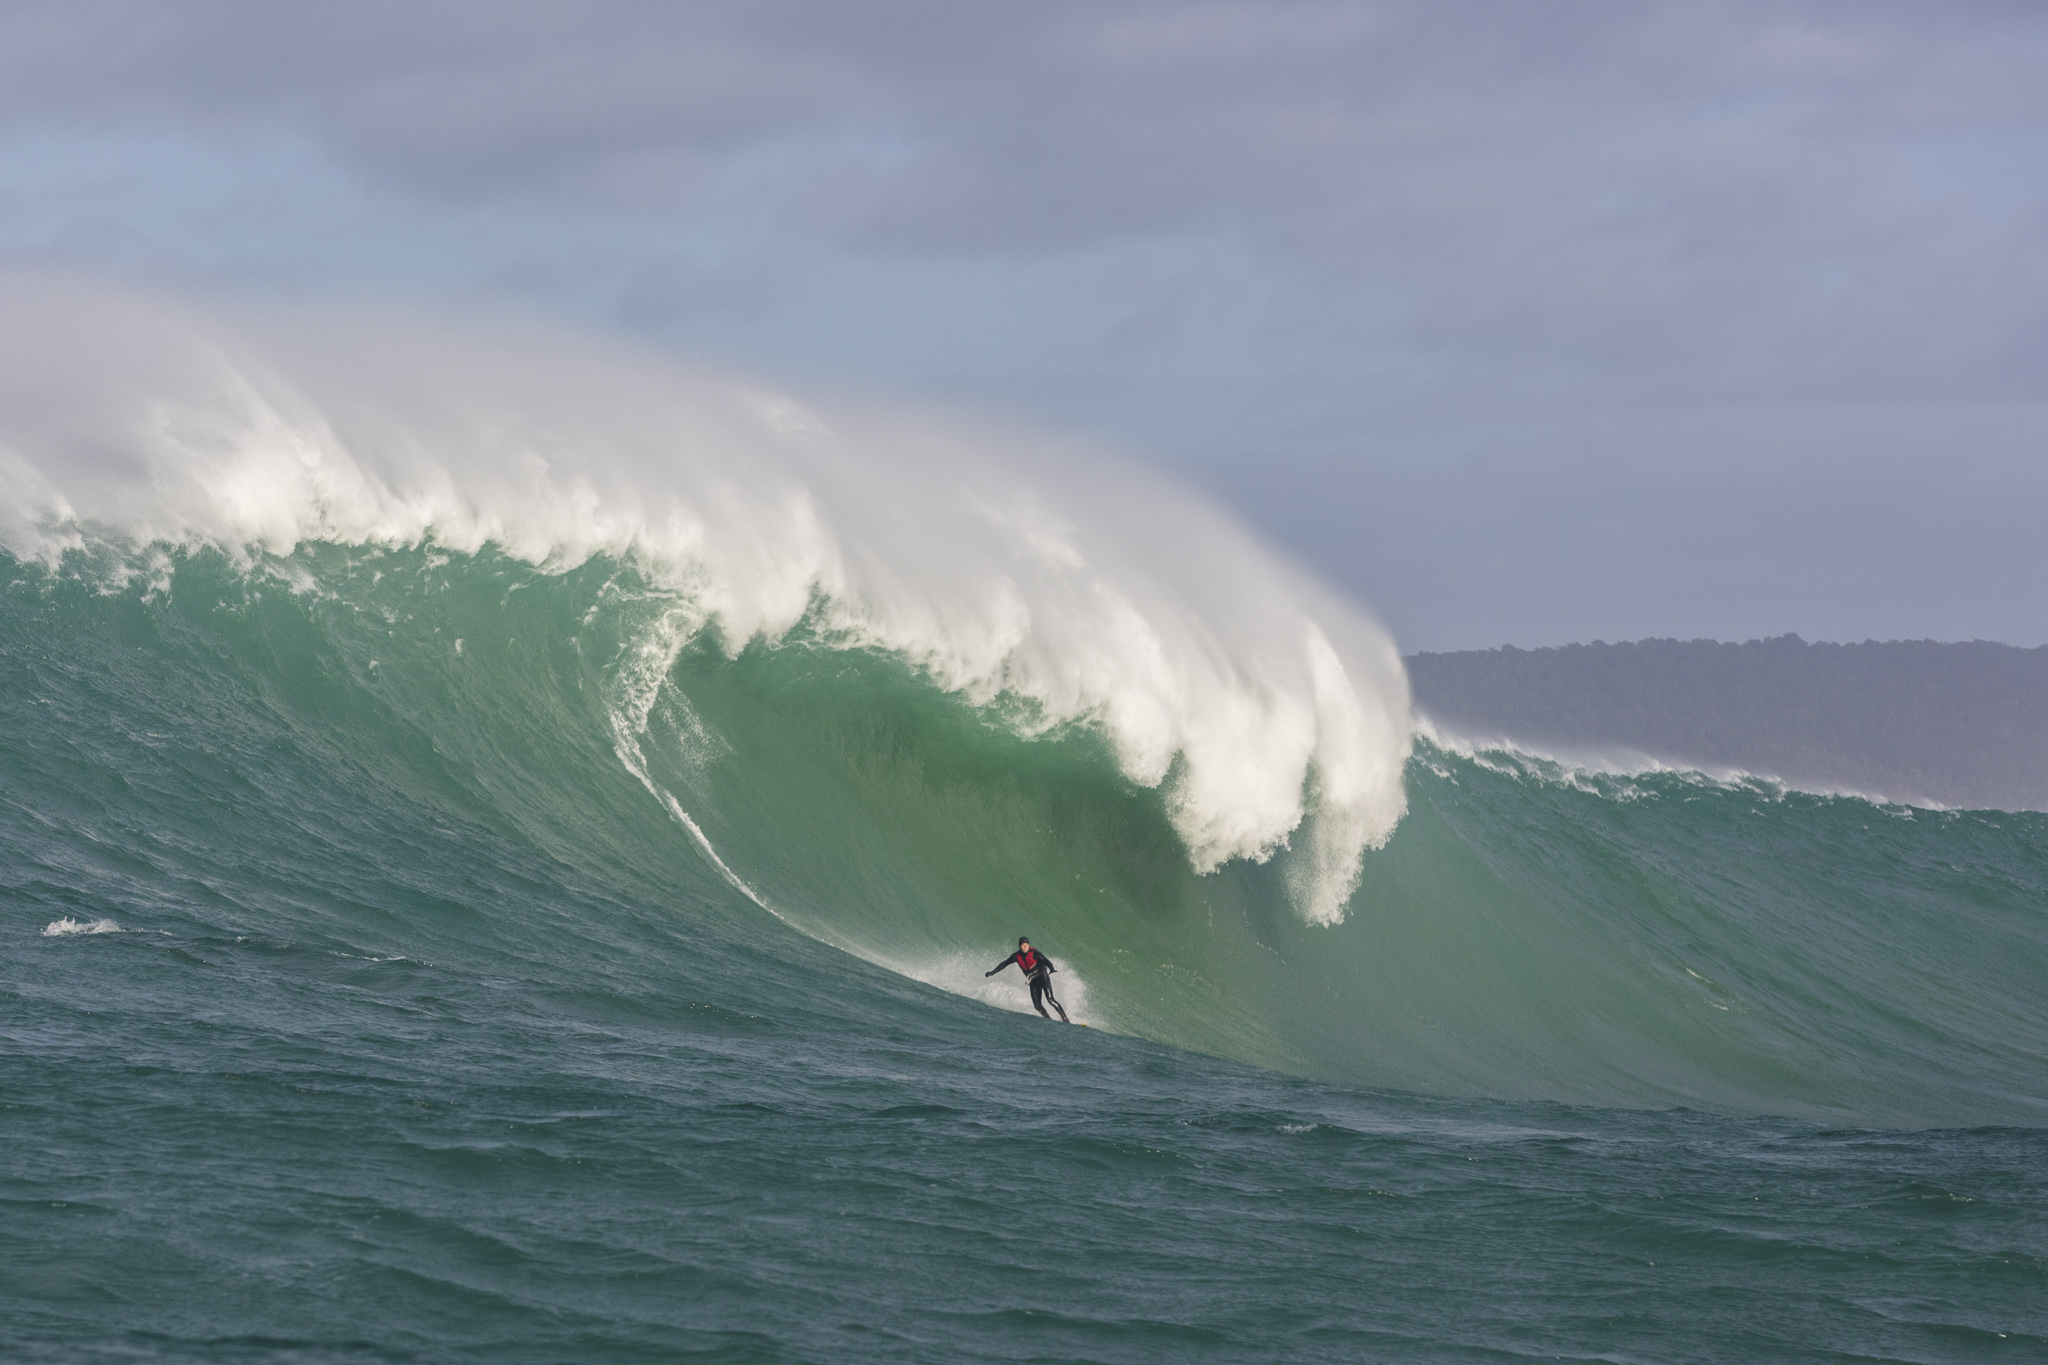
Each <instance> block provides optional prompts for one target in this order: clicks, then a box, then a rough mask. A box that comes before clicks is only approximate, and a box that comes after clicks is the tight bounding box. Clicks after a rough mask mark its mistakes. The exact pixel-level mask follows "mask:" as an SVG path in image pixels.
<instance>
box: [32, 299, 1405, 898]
mask: <svg viewBox="0 0 2048 1365" xmlns="http://www.w3.org/2000/svg"><path fill="white" fill-rule="evenodd" d="M0 316H4V318H5V321H4V323H0V478H4V481H5V485H6V488H7V497H6V500H5V505H4V506H0V543H4V544H5V545H6V547H7V548H8V549H9V550H11V551H12V552H13V553H15V554H16V555H18V556H21V557H24V558H26V557H39V558H42V559H44V560H46V561H55V560H56V559H57V558H59V557H60V556H61V555H62V554H63V553H64V552H65V551H66V550H67V549H72V548H76V547H78V546H81V545H83V544H85V543H86V542H87V541H88V540H91V539H93V538H101V539H114V540H117V541H119V542H122V543H125V544H127V545H129V546H131V547H134V548H135V549H136V550H138V551H141V550H145V549H146V548H147V547H150V546H153V545H162V544H166V543H168V544H199V543H205V544H212V545H215V546H219V547H222V548H224V549H226V550H228V551H230V552H237V553H247V552H253V551H262V552H267V553H272V554H286V553H289V552H290V551H291V550H292V549H293V547H295V546H297V545H298V544H300V543H301V542H304V541H335V542H344V543H380V544H395V545H417V544H421V543H426V542H432V543H434V544H437V545H440V546H443V547H447V548H450V549H455V550H462V551H476V550H479V549H481V548H483V547H484V546H485V545H487V544H489V545H495V546H497V547H498V548H500V549H501V550H503V551H504V552H505V553H508V554H510V555H513V556H515V557H518V558H520V559H523V560H526V561H529V562H531V563H534V564H537V565H541V566H544V567H547V568H551V569H566V568H569V567H573V566H575V565H577V564H580V563H582V562H583V561H585V560H587V559H589V558H590V557H591V556H593V555H597V554H609V555H614V556H619V557H621V558H626V559H630V560H631V561H633V562H634V563H635V564H636V565H638V566H639V568H640V569H641V570H642V571H643V572H644V573H646V574H647V575H648V576H649V577H650V578H651V579H652V580H653V581H655V582H656V583H657V584H658V585H660V586H661V587H662V588H664V589H665V590H667V591H670V592H673V593H674V594H675V598H676V600H677V601H678V602H679V603H681V604H684V605H682V606H680V607H679V608H678V610H677V613H676V614H675V615H674V616H673V618H672V619H671V620H670V621H669V622H668V623H667V624H666V625H665V626H664V628H663V633H662V634H661V637H660V638H659V639H655V640H650V641H649V642H648V646H649V648H648V653H647V657H646V659H645V660H643V661H642V662H644V663H645V664H646V666H647V667H646V668H645V669H642V670H640V671H641V672H646V673H647V674H648V676H647V677H646V678H641V679H638V680H637V683H638V685H635V686H631V687H628V688H627V689H626V691H627V692H628V693H630V694H631V696H630V698H629V697H626V696H624V695H622V697H621V698H620V701H621V703H622V705H623V706H624V710H623V712H622V713H621V714H620V716H619V720H620V725H621V733H620V734H619V735H618V736H616V738H617V739H618V740H619V741H620V750H621V757H622V759H624V758H627V755H628V752H629V748H631V747H637V740H638V737H639V732H640V731H641V730H642V729H644V726H645V724H646V719H647V715H648V707H650V706H651V705H652V704H653V701H654V697H655V694H656V692H657V691H658V690H659V679H660V677H663V676H665V675H666V672H667V667H668V665H669V664H670V663H671V662H672V660H673V657H674V650H675V648H677V647H679V645H680V642H681V641H683V640H685V639H687V638H689V637H690V636H692V635H694V634H695V633H696V632H697V631H699V630H701V629H702V628H704V627H706V626H709V625H712V624H715V625H716V626H717V627H718V629H719V631H720V633H721V637H722V638H723V639H724V640H725V641H726V642H727V644H728V646H729V647H731V648H733V649H738V648H740V647H741V646H742V645H744V644H745V643H746V642H747V641H748V640H750V639H754V638H757V637H766V638H768V639H771V640H773V639H776V638H779V637H780V636H782V635H783V634H784V633H786V632H788V631H789V630H791V629H792V628H793V627H794V626H796V625H797V624H798V623H799V622H800V621H803V620H805V619H807V618H808V619H810V620H811V621H812V622H813V623H815V624H818V625H820V626H821V627H822V628H823V630H824V632H825V633H826V635H827V637H828V638H830V639H832V640H835V641H838V642H841V643H844V644H846V645H849V646H861V647H870V648H878V649H883V650H888V651H892V652H894V653H895V654H897V655H899V656H900V657H902V658H904V659H905V660H907V661H908V662H910V663H911V664H912V665H913V666H915V667H917V668H919V669H921V670H923V671H924V672H925V673H926V674H928V675H929V677H930V678H931V679H932V681H933V682H934V683H935V685H937V686H939V687H941V688H943V689H946V690H948V691H951V692H955V693H958V694H960V695H962V696H963V697H965V698H966V699H968V700H969V701H970V702H973V703H975V704H977V705H983V706H990V707H995V708H998V709H999V711H1000V713H1001V714H1002V715H1004V716H1005V717H1006V719H1007V720H1008V722H1009V723H1011V724H1013V725H1014V726H1016V727H1017V728H1019V729H1020V730H1022V731H1024V732H1026V733H1045V732H1049V731H1052V730H1054V729H1057V728H1060V727H1065V726H1072V725H1085V726H1092V727H1095V728H1097V729H1098V730H1099V731H1100V732H1101V733H1102V734H1103V735H1104V736H1106V738H1107V739H1108V740H1109V742H1110V744H1111V745H1112V747H1113V749H1114V752H1115V754H1116V758H1117V762H1118V764H1119V766H1120V767H1121V769H1122V771H1123V772H1124V773H1125V775H1126V776H1128V777H1129V778H1130V779H1131V780H1132V781H1133V782H1136V783H1138V784H1141V785H1143V786H1147V787H1155V788H1164V795H1165V798H1166V800H1167V803H1168V808H1169V810H1170V812H1171V815H1172V819H1173V824H1174V828H1175V829H1176V831H1177V832H1178V833H1179V836H1180V838H1181V839H1182V841H1183V843H1184V844H1185V846H1186V849H1187V855H1188V859H1189V862H1190V863H1191V865H1192V866H1193V867H1194V868H1195V869H1196V870H1197V871H1198V872H1204V873H1206V872H1210V871H1213V870H1214V869H1216V868H1217V867H1219V866H1221V865H1222V864H1223V863H1225V862H1227V861H1229V860H1231V859H1234V858H1249V859H1256V860H1264V859H1268V858H1272V857H1275V856H1279V857H1281V858H1282V859H1283V860H1284V862H1283V867H1284V870H1285V873H1286V878H1287V883H1288V886H1289V888H1290V892H1291V894H1292V896H1293V898H1294V900H1295V903H1296V905H1297V906H1298V907H1299V909H1300V910H1301V912H1302V914H1303V915H1304V916H1305V917H1306V918H1308V919H1309V920H1311V921H1313V922H1321V923H1333V922H1335V921H1337V920H1339V919H1341V918H1342V917H1343V915H1344V913H1345V904H1346V901H1347V900H1348V898H1349V896H1350V894H1351V892H1352V890H1353V889H1354V888H1355V886H1356V884H1357V878H1358V874H1359V866H1360V859H1361V858H1362V856H1363V855H1364V853H1365V852H1366V850H1368V849H1369V848H1372V847H1374V846H1376V845H1378V844H1379V843H1382V842H1384V840H1385V839H1386V838H1387V837H1388V835H1389V834H1390V833H1391V832H1392V830H1393V828H1394V826H1395V824H1396V823H1397V822H1398V821H1399V819H1400V818H1401V815H1402V814H1403V812H1404V810H1405V797H1404V793H1403V790H1402V784H1401V771H1402V765H1403V763H1404V762H1405V761H1406V758H1407V755H1408V750H1409V744H1410V735H1409V704H1408V689H1407V680H1406V677H1405V675H1404V673H1403V671H1402V668H1401V663H1400V658H1399V655H1398V654H1397V652H1396V651H1395V649H1394V646H1393V644H1392V642H1391V640H1389V638H1388V637H1387V635H1386V634H1385V632H1384V631H1383V630H1382V629H1380V628H1379V627H1378V626H1377V625H1376V624H1374V623H1373V622H1371V621H1370V620H1368V619H1366V618H1365V617H1364V616H1362V615H1361V614H1360V613H1358V612H1357V611H1356V610H1355V609H1352V608H1350V607H1347V606H1346V605H1345V604H1343V603H1342V602H1340V601H1338V600H1337V599H1336V598H1335V597H1334V596H1332V595H1331V594H1329V593H1327V592H1326V591H1324V590H1323V589H1321V588H1320V587H1319V586H1318V585H1316V584H1315V583H1314V582H1313V581H1311V580H1310V579H1308V578H1307V577H1306V576H1305V575H1302V574H1300V573H1298V572H1296V571H1294V570H1292V569H1290V568H1289V567H1287V566H1286V565H1284V564H1282V563H1280V562H1278V561H1277V560H1275V559H1274V558H1273V556H1271V555H1270V554H1269V553H1267V552H1266V551H1265V550H1264V549H1262V548H1261V547H1260V546H1259V545H1257V544H1256V543H1255V542H1254V541H1253V540H1252V539H1251V538H1250V537H1249V536H1247V535H1246V534H1245V533H1244V532H1243V531H1242V530H1241V529H1240V528H1239V527H1237V526H1236V525H1235V524H1234V523H1232V522H1231V521H1229V520H1228V519H1227V518H1226V517H1224V516H1223V515H1221V514H1220V513H1218V512H1217V511H1216V510H1214V509H1213V508H1211V507H1209V506H1208V505H1206V504H1204V503H1202V502H1200V501H1198V500H1196V499H1194V498H1192V497H1190V496H1188V495H1186V494H1185V493H1182V492H1180V491H1178V490H1176V489H1173V488H1172V487H1170V486H1168V485H1166V484H1164V483H1163V482H1162V481H1160V480H1158V479H1157V478H1154V477H1149V476H1146V475H1143V474H1141V473H1139V472H1136V471H1134V470H1132V469H1130V468H1129V467H1127V466H1125V465H1124V464H1122V463H1121V462H1120V461H1117V460H1115V459H1113V458H1112V457H1110V456H1108V455H1106V454H1105V453H1103V452H1101V451H1097V450H1091V449H1087V448H1083V447H1078V446H1074V445H1071V444H1061V443H1058V442H1054V441H1051V440H1047V439H1045V438H1041V437H1031V436H1025V435H1020V434H1017V433H1014V432H1006V431H992V430H988V429H985V428H982V429H977V428H971V427H966V426H963V425H961V424H958V423H948V422H943V421H940V420H937V419H934V418H931V417H928V416H919V415H906V414H903V413H900V412H890V411H883V410H877V409H874V408H863V407H856V406H853V405H847V406H845V407H842V408H835V409H833V410H831V411H830V412H825V413H821V412H818V411H814V410H813V409H811V408H809V407H806V406H804V405H802V404H800V403H798V402H796V401H794V400H792V399H790V398H788V397H786V396H784V395H781V394H778V393H775V392H771V391H769V390H767V389H765V388H763V387H761V386H758V385H755V384H752V383H749V382H745V381H740V380H734V379H732V378H729V377H722V376H716V375H707V374H705V373H702V372H698V371H692V370H690V369H688V368H686V367H684V366H682V365H680V364H678V363H677V362H675V361H673V360H670V359H667V358H663V357H658V356H652V355H648V354H644V353H640V352H635V351H630V350H627V349H625V348H622V347H618V346H614V345H609V344H605V343H600V342H597V341H594V340H590V339H586V338H572V337H565V336H562V335H558V334H548V333H542V332H532V331H528V332H508V331H506V330H505V329H499V330H498V331H497V332H496V333H495V334H494V335H493V336H491V337H490V338H488V339H486V338H484V337H482V336H480V335H479V334H477V333H475V332H464V331H459V330H453V329H448V328H442V327H435V326H428V325H425V324H422V323H420V322H418V321H417V320H406V319H394V318H377V317H370V316H365V315H361V314H352V315H345V316H337V315H334V314H332V313H330V314H327V315H323V316H318V317H311V316H305V315H301V316H298V317H296V318H293V319H288V320H283V321H280V320H279V319H276V318H271V319H269V320H268V321H267V322H265V323H262V324H248V323H246V322H245V323H244V325H242V326H240V327H238V328H230V327H228V326H225V325H223V324H222V323H220V322H219V321H217V320H209V319H200V318H196V317H194V316H192V315H190V314H189V313H185V312H181V311H179V310H176V309H173V308H170V307H167V306H164V305H161V304H157V303H151V302H145V301H140V300H137V299H135V298H133V297H128V296H123V295H118V294H114V293H111V292H108V291H105V290H101V289H97V288H93V287H88V286H81V285H78V284H76V283H63V282H51V281H48V280H31V279H15V280H12V281H6V282H0ZM628 761H629V762H630V759H629V760H628ZM656 795H657V796H660V795H661V793H659V792H657V793H656ZM685 823H689V822H688V821H687V820H685ZM696 837H697V838H698V839H699V841H700V842H701V839H702V836H701V834H699V835H697V836H696ZM707 854H708V856H712V857H713V858H714V859H715V858H716V855H715V853H713V852H711V851H710V850H709V849H708V846H707ZM728 875H731V876H733V877H734V879H735V881H736V884H739V885H741V887H742V889H745V887H744V883H739V882H738V879H737V874H736V873H731V872H730V871H729V870H728ZM749 894H751V892H750V893H749Z"/></svg>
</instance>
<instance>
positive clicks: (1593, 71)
mask: <svg viewBox="0 0 2048 1365" xmlns="http://www.w3.org/2000/svg"><path fill="white" fill-rule="evenodd" d="M0 259H4V260H5V261H7V262H10V263H15V264H20V263H30V264H53V265H59V266H63V267H66V268H69V269H74V270H84V271H87V272H89V273H92V274H96V275H104V276H110V277H113V278H117V279H128V280H135V281H139V282H145V283H148V284H152V285H158V286H170V287H172V288H175V289H179V290H183V291H188V292H191V293H195V294H198V295H201V296H209V295H224V296H227V297H230V298H235V299H258V300H266V299H276V298H287V299H291V298H314V299H318V298H321V297H328V296H344V297H351V296H357V295H369V296H372V297H375V298H377V299H379V300H383V301H392V300H396V301H399V302H401V303H406V302H410V303H414V304H416V305H418V306H420V307H422V308H427V309H433V310H439V311H447V310H456V311H460V310H463V309H470V308H474V309H489V310H503V309H507V308H509V309H513V310H517V311H519V312H522V313H531V314H539V315H543V316H560V317H564V318H567V319H569V320H571V321H573V322H575V323H576V324H578V325H581V326H589V327H596V328H599V329H602V330H605V331H609V332H616V333H623V334H627V335H631V336H634V337H638V338H641V339H643V340H646V341H648V342H650V343H652V344H655V345H658V346H662V347H666V348H670V349H673V350H677V351H680V352H683V353H687V354H690V355H695V356H702V357H708V358H710V359H712V360H714V361H717V362H719V363H722V364H727V365H736V366H740V367H743V368H746V369H749V370H752V371H755V372H757V373H761V374H764V375H767V376H770V377H773V378H777V379H780V380H782V381H784V382H786V383H790V384H792V385H794V386H796V387H798V388H799V389H800V390H806V391H810V392H815V393H825V394H830V393H832V392H835V391H843V392H855V393H862V394H877V395H885V396H890V397H910V398H914V399H919V400H925V401H932V402H937V403H940V404H944V405H947V406H951V407H955V408H965V409H968V410H971V411H975V412H979V413H987V414H994V415H997V416H999V417H1004V418H1010V419H1018V420H1022V421H1025V422H1028V423H1031V424H1034V425H1039V426H1045V427H1051V428H1054V429H1056V430H1064V431H1069V432H1077V433H1081V434H1084V435H1090V436H1095V437H1100V438H1107V439H1108V440H1110V441H1113V442H1116V443H1119V444H1121V445H1122V446H1124V447H1125V448H1126V449H1128V450H1130V451H1131V452H1132V453H1133V454H1135V455H1136V456H1137V457H1139V458H1141V459H1143V460H1146V461H1149V462H1152V463H1156V464H1161V465H1165V466H1168V467H1171V468H1173V469H1174V470H1176V471H1177V472H1178V474H1179V476H1180V477H1182V478H1184V479H1186V480H1188V481H1190V482H1193V483H1196V484H1199V485H1202V486H1205V487H1208V488H1209V489H1211V490H1213V491H1214V492H1215V493H1216V495H1217V496H1219V497H1220V498H1222V499H1224V500H1225V501H1227V502H1229V503H1231V504H1232V505H1234V506H1236V507H1237V508H1238V509H1239V510H1240V511H1241V513H1242V514H1243V515H1244V516H1246V517H1247V518H1248V519H1249V520H1250V521H1252V522H1253V524H1254V525H1256V526H1257V527H1258V528H1259V529H1260V530H1261V531H1262V533H1263V534H1264V535H1265V536H1266V537H1267V538H1268V539H1269V540H1271V541H1272V542H1273V543H1275V544H1276V545H1278V546H1279V547H1280V548H1281V549H1282V550H1283V551H1284V552H1286V553H1288V554H1290V555H1292V556H1294V557H1296V558H1298V559H1300V560H1302V561H1304V562H1306V563H1308V564H1309V565H1311V566H1312V567H1314V568H1316V569H1317V570H1318V571H1320V572H1321V573H1322V574H1323V575H1324V576H1325V577H1326V578H1328V579H1329V580H1331V581H1332V582H1333V583H1334V584H1336V585H1337V586H1338V587H1340V588H1341V589H1343V590H1345V591H1347V592H1348V593H1351V594H1353V595H1355V596H1356V597H1358V598H1359V599H1360V600H1362V601H1364V602H1365V603H1367V604H1368V605H1369V606H1371V607H1372V608H1373V609H1374V610H1375V611H1377V612H1378V613H1379V615H1380V616H1381V617H1382V618H1383V619H1385V620H1386V621H1387V622H1388V624H1389V625H1390V626H1392V627H1393V629H1394V631H1395V634H1396V637H1397V638H1398V639H1399V640H1400V642H1401V643H1402V645H1403V647H1404V648H1407V649H1417V648H1424V649H1446V648H1464V647H1472V646H1483V645H1493V644H1499V643H1503V642H1512V643H1516V644H1521V645H1525V646H1527V645H1539V644H1551V643H1561V642H1565V641H1569V640H1586V639H1593V638H1605V639H1610V640H1612V639H1630V638H1638V637H1641V636H1646V635H1679V636H1686V637H1690V636H1696V635H1708V636H1715V637H1720V638H1733V639H1742V638H1748V637H1751V636H1756V635H1769V634H1778V633H1782V632H1785V631H1797V632H1799V633H1801V634H1803V635H1805V636H1807V637H1808V638H1809V639H1862V638H1866V637H1877V638H1896V637H1902V636H1904V637H1923V636H1932V637H1935V638H1944V639H1961V638H1972V637H1983V638H1990V639H2001V640H2006V641H2009V642H2012V643H2017V644H2026V645H2034V644H2040V643H2043V642H2048V534H2044V524H2048V4H2043V3H2041V0H2014V2H2013V3H1970V2H1969V0H1945V2H1944V3H1933V2H1932V0H1923V2H1920V3H1886V0H1855V2H1854V3H1828V4H1819V3H1808V4H1801V3H1796V2H1782V0H1781V2H1780V3H1769V4H1764V3H1757V4H1750V3H1743V2H1742V0H1725V2H1724V3H1717V4H1699V3H1692V4H1683V5H1680V4H1659V3H1654V0H1607V2H1605V3H1576V2H1574V0H1448V2H1446V0H1417V2H1416V3H1401V4H1394V3H1289V2H1288V0H1258V2H1257V3H1250V4H1204V3H1178V4H1137V3H1117V2H1116V0H1085V2H1083V3H1062V2H1060V0H1034V2H1033V3H1029V4H1025V3H1016V4H1006V5H993V4H985V5H972V4H961V3H958V0H952V2H951V3H937V2H934V3H857V2H856V3H848V2H847V0H839V2H838V3H822V2H821V0H794V2H791V3H777V2H776V0H746V2H745V3H733V4H722V3H695V4H693V3H675V2H674V0H665V2H658V0H617V2H616V3H605V2H602V0H590V2H588V3H568V2H567V0H563V2H561V3H519V2H518V0H492V3H482V0H477V2H475V3H466V2H465V3H444V4H431V3H422V2H421V0H411V3H403V4H401V3H384V2H382V0H356V2H355V3H352V4H348V5H335V4H331V3H329V4H322V5H312V4H290V3H276V2H274V0H273V3H247V4H227V3H198V2H196V0H64V3H62V4H42V3H24V2H23V0H0Z"/></svg>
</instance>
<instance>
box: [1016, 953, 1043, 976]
mask: <svg viewBox="0 0 2048 1365" xmlns="http://www.w3.org/2000/svg"><path fill="white" fill-rule="evenodd" d="M1017 965H1018V966H1019V967H1022V968H1023V969H1024V975H1026V976H1029V975H1031V974H1032V973H1033V972H1035V971H1037V970H1038V954H1037V953H1035V952H1032V953H1019V954H1017Z"/></svg>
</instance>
